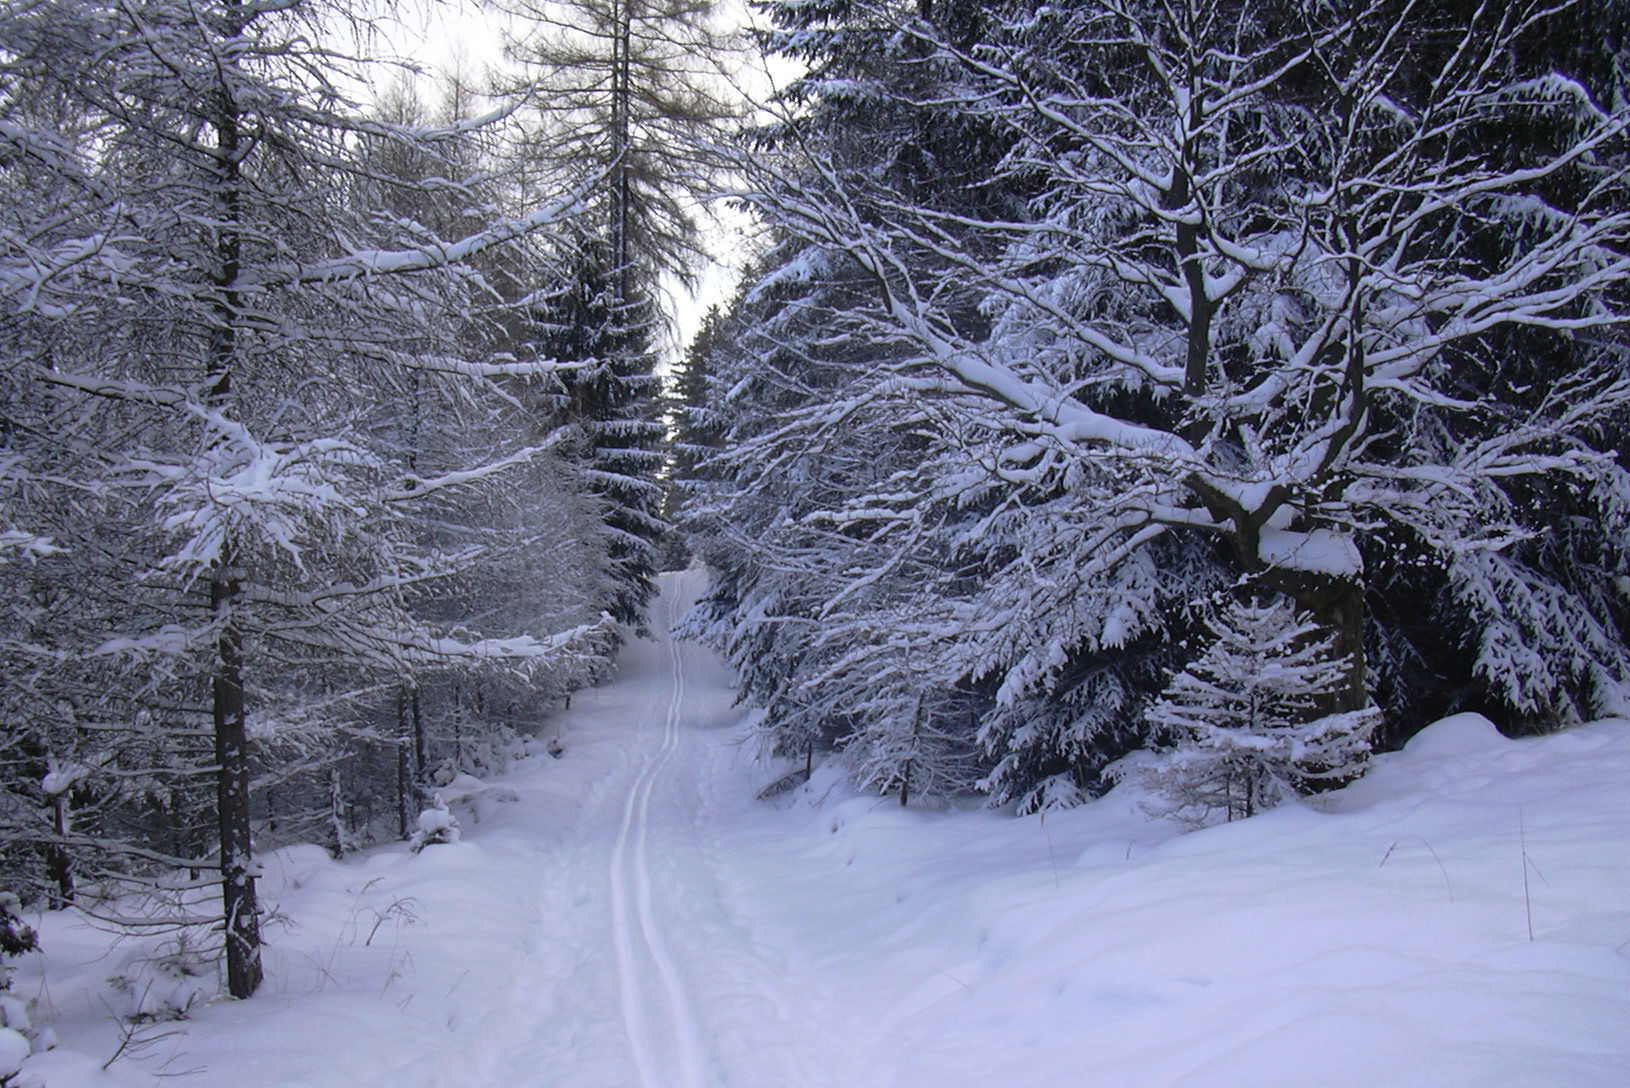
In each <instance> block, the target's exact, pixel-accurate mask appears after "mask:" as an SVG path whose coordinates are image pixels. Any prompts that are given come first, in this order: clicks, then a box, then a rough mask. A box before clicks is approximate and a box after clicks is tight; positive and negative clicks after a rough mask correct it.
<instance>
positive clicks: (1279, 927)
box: [13, 572, 1630, 1088]
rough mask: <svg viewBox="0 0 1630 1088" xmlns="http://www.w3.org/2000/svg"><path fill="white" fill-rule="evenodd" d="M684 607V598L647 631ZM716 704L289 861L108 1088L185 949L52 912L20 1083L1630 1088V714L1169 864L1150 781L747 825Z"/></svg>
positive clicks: (650, 672)
mask: <svg viewBox="0 0 1630 1088" xmlns="http://www.w3.org/2000/svg"><path fill="white" fill-rule="evenodd" d="M698 589H699V585H698V575H697V574H696V572H691V573H688V574H686V575H684V576H679V577H674V576H668V577H667V580H666V582H665V590H664V596H663V598H662V599H661V601H660V602H659V604H658V615H657V617H656V622H655V623H654V624H653V626H656V627H661V626H663V624H664V623H666V622H668V621H670V620H671V619H673V618H674V617H675V616H677V615H678V614H680V611H681V609H682V605H683V603H684V599H685V598H686V597H688V596H690V595H693V594H694V593H695V592H696V591H697V590H698ZM732 696H733V693H732V691H731V689H730V677H729V676H728V675H727V673H726V671H725V670H724V668H723V666H721V665H720V664H719V663H718V661H717V660H716V659H715V658H713V657H712V656H711V655H710V654H708V653H707V652H706V651H704V650H702V649H700V648H698V647H696V646H693V645H689V644H679V643H674V642H672V641H670V640H669V639H667V638H665V637H663V638H659V639H658V640H657V641H656V642H651V641H642V642H638V643H635V644H633V645H632V646H630V648H629V650H628V652H627V653H626V654H625V657H624V661H623V664H622V667H621V671H620V674H619V676H618V677H617V678H616V680H615V681H613V682H611V683H609V684H607V685H606V686H604V687H601V688H598V689H591V690H587V691H583V692H580V693H579V694H578V696H577V697H576V698H575V699H574V700H573V709H572V710H571V711H570V712H569V713H567V714H565V715H563V716H562V717H561V718H559V719H557V721H556V722H553V723H551V724H550V725H549V726H548V727H547V729H548V730H549V731H550V736H549V737H545V738H540V741H539V743H538V745H537V757H536V758H532V759H528V760H524V761H522V763H521V764H520V765H519V766H518V768H517V769H516V770H515V771H513V772H511V773H510V774H508V775H507V776H504V777H502V778H497V777H494V778H492V779H490V780H487V781H484V782H479V783H476V782H473V781H472V782H461V783H459V789H457V790H454V791H453V793H454V795H464V796H469V795H471V794H472V793H473V794H481V793H482V792H483V791H490V790H493V789H504V790H508V791H512V792H513V794H514V796H515V797H516V800H515V801H513V802H511V803H505V804H497V805H493V806H491V808H490V810H489V811H487V812H486V814H485V816H484V818H483V820H482V822H481V823H480V824H479V825H472V824H470V823H469V822H468V821H466V822H465V834H464V838H463V841H462V842H459V843H451V844H445V845H438V846H436V847H434V848H430V849H426V850H425V851H423V852H422V853H420V854H417V855H413V854H410V853H409V852H408V849H407V846H406V844H391V845H387V846H381V847H376V848H373V849H371V850H368V851H365V852H362V853H360V854H357V855H354V856H352V857H348V858H347V859H345V860H343V861H338V862H336V861H333V860H331V859H329V858H328V856H327V855H326V853H324V852H323V851H322V850H321V849H319V848H317V847H314V846H302V847H294V848H291V849H287V850H282V851H278V852H277V853H275V854H273V855H270V856H268V857H267V858H266V859H265V860H266V867H265V872H266V875H265V877H264V878H263V880H262V892H263V895H264V896H265V898H266V899H267V900H268V902H269V903H270V904H271V905H272V906H273V907H274V908H275V910H276V912H277V914H276V915H275V916H274V918H273V919H272V920H271V922H270V924H269V926H268V938H269V942H270V943H269V947H268V949H267V954H266V965H267V982H266V984H265V986H264V987H263V988H262V990H261V992H260V993H259V994H258V995H257V996H256V997H255V998H254V999H252V1000H250V1001H247V1002H229V1001H223V1000H219V999H217V1000H215V1001H212V1002H210V1003H207V1004H205V1003H201V1002H199V1001H194V1004H193V1006H192V1008H191V1010H190V1019H188V1020H185V1021H181V1022H176V1023H163V1024H157V1025H149V1026H148V1027H146V1028H138V1033H141V1032H143V1031H145V1032H148V1033H150V1034H151V1036H152V1037H153V1042H152V1043H151V1045H149V1046H146V1047H144V1048H138V1047H132V1048H127V1053H126V1055H125V1056H123V1057H121V1058H120V1059H119V1060H118V1061H117V1062H115V1063H114V1064H113V1065H112V1066H111V1068H110V1069H109V1070H108V1071H107V1072H106V1073H101V1072H99V1071H98V1068H99V1066H100V1065H101V1064H102V1062H103V1061H105V1060H106V1059H107V1058H108V1057H109V1055H111V1054H112V1053H113V1051H114V1049H115V1048H116V1047H117V1046H118V1044H119V1038H120V1037H119V1030H118V1027H117V1025H115V1024H114V1023H113V1022H112V1021H111V1019H110V1017H109V1014H108V1012H107V1009H106V1008H105V1007H104V1006H103V1004H102V1002H103V1001H104V1000H107V994H108V990H107V983H106V981H105V980H106V977H107V975H108V974H109V972H110V970H112V964H114V963H116V962H119V961H124V962H130V958H131V957H134V956H136V953H137V952H138V951H139V952H141V953H143V954H144V955H147V956H149V957H150V956H152V955H153V954H155V953H157V952H158V951H159V950H160V948H161V946H162V943H163V939H162V938H161V937H159V936H147V937H140V938H135V939H132V940H131V941H127V942H126V944H125V945H124V946H121V950H120V951H119V952H117V953H115V954H114V955H113V956H111V957H110V955H109V952H108V937H107V935H106V934H105V933H103V932H102V931H101V930H99V929H98V928H96V927H94V926H92V925H90V924H88V923H86V922H84V921H81V920H78V919H76V918H75V917H74V916H71V915H67V914H52V915H46V916H44V917H43V918H40V919H39V920H38V928H39V930H40V937H41V945H42V951H41V952H39V953H32V954H29V955H27V956H24V957H22V959H21V960H20V962H19V964H18V970H17V972H16V975H15V979H14V984H13V989H14V992H15V993H16V994H18V995H19V996H21V997H24V998H37V999H38V1009H37V1011H36V1014H35V1017H34V1020H35V1023H36V1024H39V1025H42V1026H43V1025H46V1024H50V1025H52V1026H54V1027H55V1028H56V1031H57V1033H58V1035H59V1036H60V1037H61V1040H62V1045H61V1046H60V1047H58V1048H57V1049H56V1050H53V1051H50V1052H49V1053H44V1054H39V1055H35V1056H34V1057H32V1058H30V1059H28V1062H27V1064H26V1066H25V1071H26V1072H27V1073H28V1074H30V1075H34V1076H37V1077H39V1078H40V1079H42V1080H43V1081H44V1082H45V1083H46V1084H48V1085H49V1086H50V1088H76V1086H80V1085H97V1086H108V1088H120V1086H127V1085H128V1086H134V1085H150V1084H152V1083H155V1078H157V1077H160V1076H161V1075H162V1074H163V1073H164V1072H166V1071H168V1072H170V1073H175V1072H180V1071H189V1070H192V1071H198V1072H196V1073H195V1074H194V1075H193V1076H191V1077H184V1078H180V1081H179V1082H180V1083H184V1084H185V1083H196V1084H231V1085H234V1086H238V1088H256V1086H268V1088H269V1086H273V1085H278V1086H290V1088H293V1086H303V1088H342V1086H343V1088H373V1086H377V1088H437V1086H445V1088H465V1086H493V1088H511V1086H532V1085H549V1086H560V1088H629V1086H648V1088H650V1086H663V1088H669V1086H673V1088H690V1086H701V1085H709V1086H712V1085H727V1084H728V1085H749V1086H754V1088H758V1086H764V1088H773V1086H789V1088H821V1086H845V1088H856V1086H860V1088H884V1086H901V1088H909V1086H915V1085H941V1086H950V1088H956V1086H986V1085H1004V1084H1025V1085H1033V1086H1060V1088H1062V1086H1071V1088H1075V1086H1079V1085H1081V1084H1083V1083H1098V1082H1103V1083H1106V1084H1115V1085H1117V1088H1157V1086H1159V1088H1176V1086H1180V1085H1181V1086H1193V1088H1227V1086H1231V1085H1240V1086H1244V1085H1251V1086H1268V1088H1271V1086H1275V1085H1282V1086H1286V1088H1292V1086H1294V1088H1305V1086H1307V1085H1319V1086H1320V1088H1341V1086H1346V1085H1351V1086H1354V1088H1359V1086H1363V1088H1377V1086H1404V1085H1432V1086H1433V1088H1457V1086H1464V1088H1474V1086H1475V1088H1490V1086H1518V1085H1522V1086H1528V1085H1532V1086H1536V1088H1538V1086H1544V1088H1550V1086H1556V1085H1568V1086H1570V1088H1608V1086H1612V1088H1619V1086H1622V1085H1623V1083H1624V1076H1625V1071H1626V1069H1627V1068H1630V950H1627V947H1626V944H1625V938H1626V935H1627V930H1630V894H1627V893H1630V850H1626V849H1625V847H1626V845H1627V841H1630V789H1626V786H1627V785H1630V722H1625V721H1605V722H1599V723H1596V724H1593V725H1588V726H1583V727H1580V728H1577V729H1573V730H1570V731H1568V732H1565V733H1560V734H1556V735H1552V736H1543V737H1535V738H1529V739H1523V740H1509V739H1506V738H1504V737H1502V736H1500V735H1499V734H1498V733H1497V732H1496V731H1495V730H1494V728H1493V726H1492V725H1490V724H1489V723H1488V722H1487V721H1486V720H1484V719H1482V718H1479V717H1477V716H1475V715H1460V716H1458V717H1455V718H1451V719H1447V720H1445V721H1443V722H1439V723H1437V724H1436V725H1434V726H1432V727H1430V728H1429V729H1427V730H1426V731H1425V732H1423V733H1421V734H1420V735H1419V736H1418V737H1417V738H1416V739H1415V740H1414V741H1412V742H1411V743H1410V744H1409V745H1408V746H1407V747H1406V748H1405V750H1403V751H1402V752H1397V753H1392V754H1389V755H1384V756H1381V757H1378V758H1377V759H1376V761H1375V766H1374V769H1373V770H1372V771H1371V772H1370V773H1369V775H1367V776H1366V777H1365V778H1364V779H1362V780H1361V781H1359V782H1357V783H1356V784H1354V785H1352V786H1350V787H1348V788H1347V789H1345V790H1343V791H1341V792H1339V793H1335V794H1330V795H1326V796H1325V797H1323V798H1320V799H1317V800H1316V801H1315V802H1313V803H1306V804H1290V805H1286V806H1283V807H1281V808H1278V809H1275V810H1273V811H1271V812H1269V813H1267V814H1265V815H1262V816H1258V817H1255V818H1252V819H1248V820H1241V821H1236V822H1234V823H1230V824H1225V825H1222V826H1218V827H1213V828H1209V829H1206V830H1203V831H1197V832H1193V833H1187V834H1185V833H1182V831H1181V829H1180V828H1179V827H1177V826H1176V825H1174V824H1170V823H1160V822H1152V821H1151V820H1149V819H1148V818H1147V817H1146V816H1145V815H1144V814H1143V813H1142V811H1141V810H1140V804H1141V803H1142V802H1143V801H1144V800H1146V799H1147V798H1146V796H1145V795H1142V794H1140V793H1139V792H1138V790H1137V788H1136V787H1135V786H1132V785H1131V784H1128V785H1125V786H1122V787H1121V788H1120V789H1118V790H1117V791H1115V792H1114V793H1112V794H1110V795H1109V796H1108V797H1106V798H1104V799H1102V800H1100V801H1097V802H1095V803H1093V804H1090V805H1087V806H1084V807H1082V808H1078V809H1072V810H1068V811H1063V812H1058V811H1054V812H1048V813H1047V814H1046V815H1045V816H1044V817H1029V818H1024V819H1015V818H1013V817H1011V816H1009V815H1007V814H1005V813H999V812H988V811H959V810H949V811H926V810H920V809H914V808H913V809H902V808H900V807H899V806H898V804H897V803H896V802H895V801H894V800H893V799H892V798H889V799H880V798H877V797H871V796H857V795H855V794H853V793H851V792H849V791H848V789H847V788H846V787H845V786H844V785H843V776H842V775H841V774H840V772H839V770H838V768H836V767H835V766H832V765H824V766H823V765H817V766H816V768H815V773H814V775H813V777H812V779H811V781H810V782H809V783H807V784H806V785H804V786H802V787H800V788H799V789H797V790H795V791H793V792H792V793H789V794H787V795H785V796H784V797H782V798H781V799H779V801H778V802H777V803H776V804H774V805H771V804H767V803H765V802H758V801H754V800H753V799H752V798H753V795H754V794H755V793H756V792H757V791H758V789H759V788H761V787H762V786H763V785H764V784H765V783H767V782H769V781H772V780H773V779H775V778H777V777H779V776H780V775H781V774H782V773H783V772H784V771H785V769H786V768H784V767H780V766H770V765H761V764H757V763H754V762H753V761H752V760H751V759H750V758H749V755H748V752H747V748H746V747H745V745H744V744H743V743H742V742H743V740H744V739H745V737H746V731H745V722H744V712H743V711H742V710H740V709H737V708H733V707H732V705H731V704H732ZM557 726H558V731H559V735H560V736H561V738H562V739H563V741H564V748H565V751H564V754H563V756H562V757H561V758H559V759H550V758H548V757H547V755H545V746H546V743H547V741H548V740H550V739H553V737H554V730H555V729H556V727H557ZM477 784H479V786H480V787H481V789H479V790H478V789H476V785H477ZM461 791H462V794H461ZM454 809H455V810H459V806H458V804H457V803H455V804H454ZM32 922H33V920H32V919H31V924H32ZM1530 929H1531V930H1532V936H1531V937H1530ZM42 969H43V970H44V971H45V972H47V973H46V974H45V975H44V976H43V977H42V973H41V972H42Z"/></svg>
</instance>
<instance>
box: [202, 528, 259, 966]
mask: <svg viewBox="0 0 1630 1088" xmlns="http://www.w3.org/2000/svg"><path fill="white" fill-rule="evenodd" d="M236 558H237V557H236V556H235V555H234V554H233V550H232V548H231V547H230V546H228V547H224V548H223V549H222V553H221V557H220V559H219V560H217V562H216V566H215V573H214V576H213V577H212V578H211V580H210V586H209V597H210V605H211V607H212V608H213V609H214V614H215V617H216V619H217V621H218V622H219V623H220V624H221V633H220V636H219V638H218V639H217V641H216V663H215V664H216V668H215V677H214V680H213V683H212V684H211V689H212V692H211V694H212V700H211V702H212V707H211V710H212V717H213V718H214V725H215V762H216V767H217V771H216V778H215V805H216V822H217V824H218V826H219V830H220V836H221V907H222V915H223V918H224V922H225V930H226V984H227V992H228V993H230V994H231V995H232V996H233V997H237V998H244V997H249V996H250V995H251V994H253V993H254V992H255V990H256V989H258V988H259V986H260V980H261V966H260V907H259V905H258V903H257V902H256V898H255V878H254V872H253V869H252V867H251V859H252V856H253V854H252V848H251V845H250V839H249V740H248V736H247V734H246V733H245V731H244V724H243V635H242V632H240V631H239V630H238V626H237V623H236V621H235V620H234V618H233V616H232V607H233V605H234V604H235V603H236V601H237V599H238V596H239V594H240V593H241V592H242V582H241V581H240V579H239V577H238V574H237V572H236V571H235V570H234V569H233V565H234V563H235V562H236Z"/></svg>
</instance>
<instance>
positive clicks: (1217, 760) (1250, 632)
mask: <svg viewBox="0 0 1630 1088" xmlns="http://www.w3.org/2000/svg"><path fill="white" fill-rule="evenodd" d="M1207 628H1208V631H1209V633H1210V636H1211V637H1210V641H1209V642H1208V644H1207V646H1206V648H1205V650H1204V652H1202V653H1201V654H1200V655H1199V656H1198V657H1196V658H1194V659H1193V660H1192V661H1190V662H1189V663H1188V664H1187V665H1185V666H1184V667H1183V668H1182V669H1181V670H1180V671H1178V672H1177V673H1176V674H1175V675H1174V676H1173V677H1172V679H1171V682H1170V683H1169V684H1167V686H1166V690H1165V692H1163V693H1162V695H1161V697H1160V699H1159V700H1157V701H1156V702H1155V703H1154V705H1153V706H1151V707H1150V708H1149V712H1148V717H1149V720H1150V721H1151V722H1153V723H1155V724H1156V725H1157V726H1159V727H1161V728H1162V729H1165V730H1167V731H1169V733H1170V735H1171V737H1172V739H1173V742H1174V743H1173V744H1172V746H1171V747H1170V748H1167V749H1165V750H1164V751H1161V752H1159V753H1157V754H1156V756H1155V758H1153V759H1150V760H1139V761H1135V763H1136V765H1137V766H1140V767H1141V768H1142V774H1143V777H1144V780H1145V781H1146V782H1147V783H1148V784H1149V785H1151V786H1153V787H1154V788H1155V789H1156V790H1157V791H1158V792H1159V793H1160V794H1161V796H1162V797H1163V799H1164V806H1163V807H1162V811H1163V812H1164V813H1166V814H1169V815H1174V816H1176V817H1178V818H1179V819H1182V820H1184V821H1185V822H1188V823H1191V824H1195V825H1203V824H1206V823H1210V822H1212V821H1213V820H1215V819H1216V818H1217V817H1218V816H1219V815H1220V816H1221V817H1222V818H1223V819H1224V820H1236V819H1243V818H1245V817H1248V816H1254V815H1256V814H1257V813H1258V812H1261V811H1264V810H1266V809H1269V808H1272V807H1273V806H1274V805H1277V804H1279V803H1280V802H1281V801H1283V800H1284V799H1285V798H1286V797H1288V796H1290V795H1292V794H1294V793H1298V792H1304V791H1306V790H1307V789H1308V788H1309V787H1310V786H1313V785H1315V784H1318V783H1326V782H1339V781H1343V780H1347V779H1351V778H1356V777H1357V776H1358V775H1359V774H1360V773H1362V771H1363V768H1364V764H1365V761H1366V759H1367V757H1368V755H1369V751H1370V734H1371V733H1372V732H1373V730H1374V729H1375V726H1376V724H1377V723H1378V721H1379V719H1380V715H1379V712H1378V711H1376V710H1375V709H1374V708H1373V707H1367V708H1363V709H1360V710H1357V711H1343V712H1338V713H1333V714H1332V713H1325V712H1324V708H1325V707H1327V706H1328V705H1329V698H1330V695H1331V694H1332V693H1333V692H1335V691H1337V690H1339V689H1340V688H1341V686H1342V684H1343V683H1345V682H1346V681H1345V677H1346V670H1347V668H1348V667H1349V664H1348V662H1346V661H1345V660H1343V659H1342V656H1341V655H1340V653H1339V652H1338V649H1337V646H1336V641H1335V639H1334V637H1333V636H1332V635H1331V634H1330V633H1329V632H1326V631H1322V630H1321V629H1320V628H1319V627H1318V625H1317V624H1315V623H1313V622H1312V621H1311V620H1310V619H1309V618H1308V617H1306V616H1303V615H1298V613H1297V610H1296V606H1295V604H1294V602H1292V601H1291V600H1289V599H1288V598H1286V597H1283V596H1278V595H1272V596H1270V597H1269V598H1268V599H1267V600H1266V601H1263V602H1260V603H1259V602H1256V601H1251V600H1234V601H1229V602H1228V603H1227V604H1226V605H1224V606H1223V608H1222V609H1221V610H1220V611H1219V612H1218V613H1217V615H1216V616H1215V617H1214V618H1212V619H1211V620H1210V621H1209V623H1208V624H1207Z"/></svg>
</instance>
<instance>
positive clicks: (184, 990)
mask: <svg viewBox="0 0 1630 1088" xmlns="http://www.w3.org/2000/svg"><path fill="white" fill-rule="evenodd" d="M217 975H218V971H217V968H216V964H215V957H214V956H211V955H207V954H205V953H204V952H203V951H202V950H200V949H199V948H197V947H196V946H195V945H194V944H193V942H191V941H189V940H188V939H187V935H186V934H185V933H183V934H181V935H180V936H179V937H177V938H176V940H175V941H174V942H173V943H171V944H168V945H166V946H165V947H164V949H163V950H162V951H160V952H159V953H158V954H156V955H145V954H144V955H138V956H134V957H132V958H131V959H130V960H129V961H128V962H127V963H126V964H125V966H124V968H123V969H122V970H120V971H119V972H118V973H117V974H115V975H113V976H112V977H110V978H109V979H108V985H110V986H112V987H113V989H114V990H115V991H116V992H117V993H118V994H119V995H120V996H121V997H122V999H123V1008H122V1009H120V1010H119V1011H120V1014H121V1015H122V1016H123V1018H124V1019H125V1020H127V1021H130V1022H132V1023H150V1022H153V1021H158V1020H185V1019H187V1017H188V1016H189V1015H191V1013H192V1009H193V1006H194V1005H197V1004H200V1003H202V1002H205V1001H208V1000H209V999H210V998H211V997H214V996H215V992H216V990H217V989H218V988H219V980H218V977H217Z"/></svg>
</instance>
